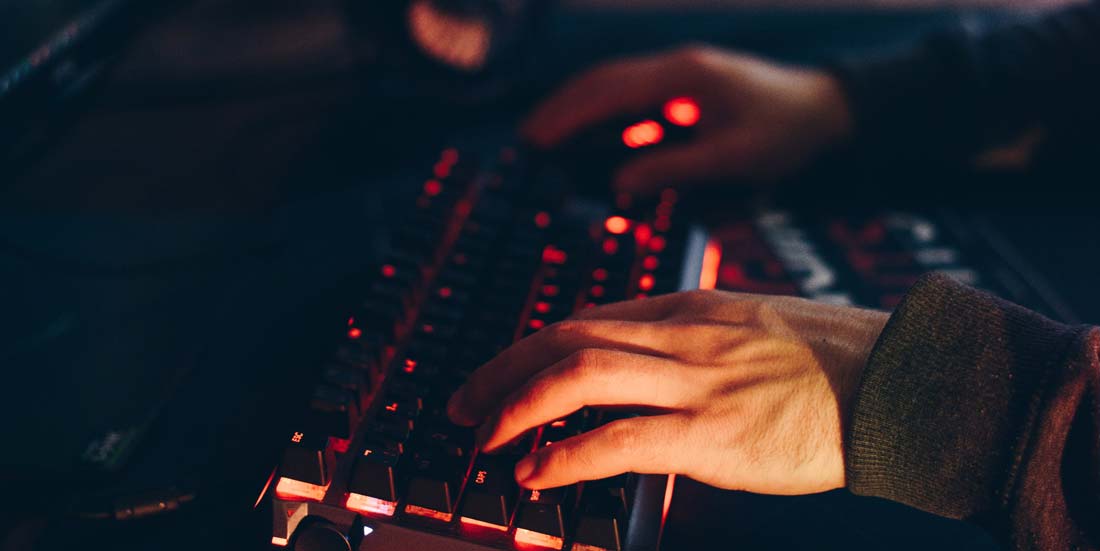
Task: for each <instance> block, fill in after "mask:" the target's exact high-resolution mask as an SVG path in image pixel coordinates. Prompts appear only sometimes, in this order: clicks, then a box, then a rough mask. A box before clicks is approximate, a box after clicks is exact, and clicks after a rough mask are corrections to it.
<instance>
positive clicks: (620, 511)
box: [573, 476, 627, 551]
mask: <svg viewBox="0 0 1100 551" xmlns="http://www.w3.org/2000/svg"><path fill="white" fill-rule="evenodd" d="M626 521H627V501H626V478H625V476H617V477H613V478H609V479H604V480H594V481H591V482H586V483H585V485H584V492H583V493H582V494H581V503H580V506H579V508H578V519H577V527H576V531H575V534H574V538H573V540H574V543H573V551H597V550H608V551H620V550H621V549H622V543H623V538H625V536H626Z"/></svg>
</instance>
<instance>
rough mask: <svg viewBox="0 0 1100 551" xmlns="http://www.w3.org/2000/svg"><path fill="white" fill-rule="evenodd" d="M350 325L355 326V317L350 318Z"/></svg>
mask: <svg viewBox="0 0 1100 551" xmlns="http://www.w3.org/2000/svg"><path fill="white" fill-rule="evenodd" d="M348 325H349V326H350V325H355V318H354V317H351V318H348Z"/></svg>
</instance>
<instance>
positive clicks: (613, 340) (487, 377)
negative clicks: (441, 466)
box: [447, 320, 667, 426]
mask: <svg viewBox="0 0 1100 551" xmlns="http://www.w3.org/2000/svg"><path fill="white" fill-rule="evenodd" d="M661 329H662V328H661V327H658V326H656V325H655V324H647V323H635V322H627V321H611V320H595V321H584V322H579V321H572V320H566V321H563V322H560V323H555V324H553V325H551V326H549V327H547V328H546V329H543V330H542V331H539V332H538V333H535V334H534V335H531V336H530V337H527V338H526V339H523V340H521V341H519V342H517V343H516V344H514V345H512V346H511V347H509V348H508V349H507V350H505V351H503V352H501V353H500V354H499V355H497V357H495V358H493V359H492V360H490V361H489V363H486V364H485V365H483V366H481V367H480V368H478V370H477V371H475V372H474V373H473V374H472V375H470V378H469V379H468V380H467V381H466V384H464V385H462V387H461V388H459V389H458V391H457V392H455V394H454V396H452V397H451V400H450V402H448V404H447V413H448V415H449V416H450V417H451V420H452V421H454V422H455V423H457V424H459V425H466V426H473V425H476V424H478V423H480V422H481V421H482V420H483V419H484V418H485V417H486V416H487V415H488V414H489V413H491V412H493V411H494V410H496V409H497V408H498V407H499V406H500V403H501V401H502V400H503V399H504V398H505V397H506V396H508V395H509V394H511V393H512V392H513V391H515V390H516V389H517V388H519V386H520V385H522V384H523V383H524V382H526V381H527V379H529V378H530V377H531V376H532V375H534V374H535V373H538V372H539V371H542V370H543V369H546V368H547V367H549V366H551V365H553V364H555V363H557V362H559V361H561V360H562V359H563V358H565V357H566V356H569V355H570V354H572V353H573V352H576V351H577V350H580V349H583V348H604V349H611V350H622V351H626V352H632V353H635V354H649V355H655V356H659V355H661V354H660V352H659V350H661V348H662V345H663V344H664V341H665V340H667V338H666V337H667V335H664V333H663V332H662V330H661Z"/></svg>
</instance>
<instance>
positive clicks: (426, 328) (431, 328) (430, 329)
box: [420, 323, 435, 333]
mask: <svg viewBox="0 0 1100 551" xmlns="http://www.w3.org/2000/svg"><path fill="white" fill-rule="evenodd" d="M420 330H421V331H423V332H425V333H435V326H434V325H432V324H430V323H425V324H423V325H421V326H420Z"/></svg>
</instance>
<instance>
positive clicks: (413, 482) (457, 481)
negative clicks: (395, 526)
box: [399, 449, 469, 522]
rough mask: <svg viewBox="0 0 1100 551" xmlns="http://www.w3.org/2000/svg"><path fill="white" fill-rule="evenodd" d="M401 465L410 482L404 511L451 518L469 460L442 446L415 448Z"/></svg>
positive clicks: (444, 518) (444, 519) (448, 519)
mask: <svg viewBox="0 0 1100 551" xmlns="http://www.w3.org/2000/svg"><path fill="white" fill-rule="evenodd" d="M405 459H406V461H404V462H402V464H401V465H400V466H399V467H400V468H401V470H402V474H403V476H405V477H407V479H408V481H409V485H408V487H407V488H406V490H405V513H406V514H412V515H418V516H421V517H427V518H433V519H436V520H440V521H443V522H450V520H451V518H452V516H453V514H454V510H455V505H456V501H457V499H458V493H459V490H460V489H461V487H462V477H463V475H464V474H465V473H466V465H468V464H469V462H468V461H463V459H462V458H460V457H454V456H451V455H448V454H446V453H444V452H442V451H440V450H436V449H427V450H414V451H412V453H406V454H405Z"/></svg>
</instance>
